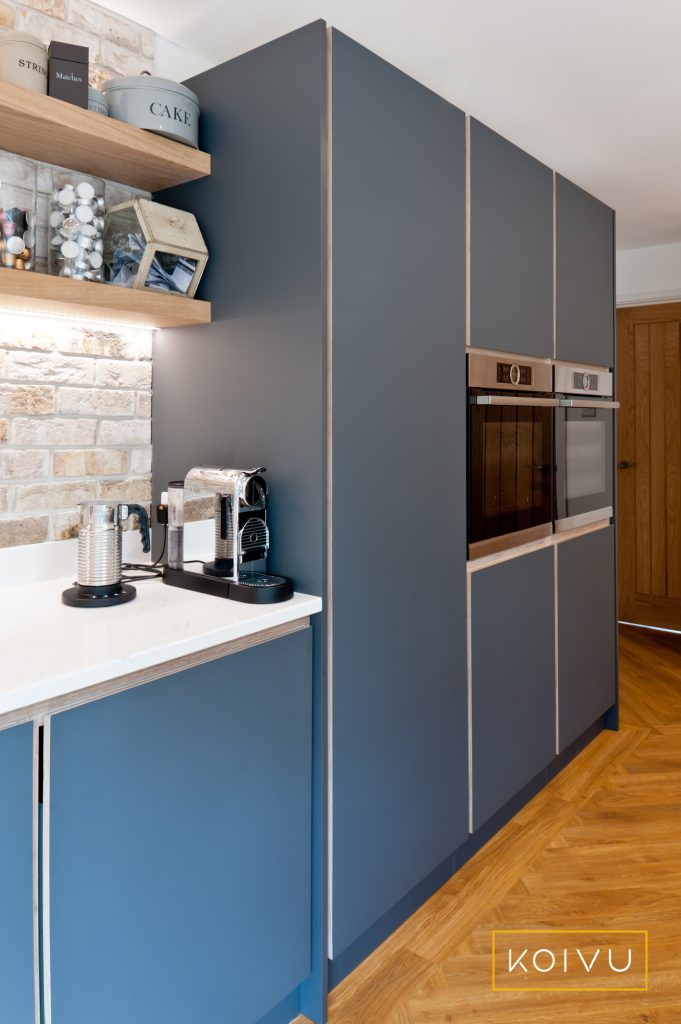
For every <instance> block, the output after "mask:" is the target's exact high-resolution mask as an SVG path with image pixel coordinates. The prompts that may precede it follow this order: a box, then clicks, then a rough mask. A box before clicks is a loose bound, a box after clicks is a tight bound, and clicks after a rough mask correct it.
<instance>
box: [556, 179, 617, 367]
mask: <svg viewBox="0 0 681 1024" xmlns="http://www.w3.org/2000/svg"><path fill="white" fill-rule="evenodd" d="M614 289H615V214H614V212H613V211H612V210H611V209H610V207H609V206H606V205H605V203H602V202H601V201H600V200H599V199H596V197H595V196H592V195H589V193H588V192H585V191H584V190H583V189H581V188H579V187H578V186H577V185H575V184H573V183H572V182H571V181H568V180H567V178H563V177H562V176H561V175H560V174H557V175H556V355H557V357H558V359H566V360H568V361H571V362H575V363H593V364H595V365H597V366H612V365H613V346H614V342H615V291H614Z"/></svg>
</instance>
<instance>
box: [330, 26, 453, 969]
mask: <svg viewBox="0 0 681 1024" xmlns="http://www.w3.org/2000/svg"><path fill="white" fill-rule="evenodd" d="M332 46H333V113H332V117H333V297H334V301H333V356H332V371H333V384H332V393H333V449H332V472H333V567H334V568H333V574H334V575H333V633H334V646H333V674H332V679H333V737H334V739H333V800H332V822H333V833H332V835H333V839H332V842H333V875H332V878H333V955H334V958H337V957H338V956H339V954H341V953H342V952H343V951H344V950H345V949H347V947H349V946H350V945H351V944H352V943H353V942H354V941H355V940H357V939H359V937H360V936H361V935H362V933H364V932H365V931H366V930H367V929H369V928H370V927H371V926H373V925H375V924H376V922H378V921H380V919H381V918H382V917H383V916H384V915H385V914H387V913H388V912H389V911H390V910H391V909H392V908H393V907H394V905H395V904H396V903H397V902H398V901H399V900H400V899H402V897H404V896H405V895H406V894H407V893H409V892H410V890H412V889H413V888H414V887H415V886H417V885H418V884H419V883H420V882H421V881H422V880H423V879H424V878H425V877H426V876H427V875H428V874H429V873H430V872H431V871H433V869H435V868H436V867H437V866H438V865H439V864H440V863H441V862H442V861H443V860H444V859H445V858H446V857H447V856H449V855H450V854H451V853H452V852H453V851H454V849H455V848H456V847H457V846H458V845H459V844H460V843H461V842H463V840H464V839H465V837H466V834H467V781H466V764H467V744H466V724H465V723H466V640H465V621H466V610H465V607H466V606H465V558H466V547H465V536H466V509H465V493H464V488H463V487H462V486H461V481H462V480H463V479H464V478H465V434H466V424H465V409H466V406H465V392H464V381H465V376H464V374H465V363H464V360H465V341H464V329H465V320H464V317H465V295H464V287H465V247H464V239H465V221H464V218H465V137H464V116H463V114H462V113H461V111H459V110H457V109H456V108H454V107H452V106H451V105H450V104H449V103H447V102H445V101H444V100H443V99H441V98H440V97H438V96H436V95H435V94H434V93H432V92H430V91H429V90H428V89H426V88H424V87H423V86H422V85H420V84H419V83H417V82H415V81H414V80H413V79H411V78H409V77H407V76H406V75H404V74H402V73H401V72H399V71H398V70H397V69H395V68H394V67H392V66H390V65H389V64H386V63H385V62H384V61H382V60H380V59H379V58H378V57H377V56H376V55H375V54H372V53H370V52H369V51H368V50H366V49H364V48H363V47H361V46H359V45H358V44H357V43H355V42H353V41H352V40H350V39H348V38H347V37H345V36H343V35H342V34H340V33H338V32H334V33H333V38H332Z"/></svg>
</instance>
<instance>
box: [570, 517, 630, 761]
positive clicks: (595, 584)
mask: <svg viewBox="0 0 681 1024" xmlns="http://www.w3.org/2000/svg"><path fill="white" fill-rule="evenodd" d="M614 581H615V528H614V527H612V526H611V527H609V528H608V529H604V530H598V531H597V532H595V533H588V534H586V535H585V536H583V537H576V538H575V539H574V540H569V541H564V542H563V543H562V544H559V545H558V736H559V747H560V750H564V749H565V748H566V747H567V746H569V744H570V743H572V741H573V740H576V739H577V738H578V737H579V736H580V735H581V734H582V733H583V732H584V731H585V729H588V727H589V726H590V725H592V724H593V723H594V722H595V721H596V719H597V718H598V717H599V716H600V715H602V714H604V712H606V711H607V710H608V709H609V708H611V707H612V705H613V704H614V703H615V701H616V699H617V684H616V660H615V659H616V615H617V613H616V607H615V586H614Z"/></svg>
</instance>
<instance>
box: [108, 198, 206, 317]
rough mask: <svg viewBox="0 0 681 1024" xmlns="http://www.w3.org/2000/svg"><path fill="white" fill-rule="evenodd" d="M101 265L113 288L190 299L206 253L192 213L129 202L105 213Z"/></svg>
mask: <svg viewBox="0 0 681 1024" xmlns="http://www.w3.org/2000/svg"><path fill="white" fill-rule="evenodd" d="M104 261H105V265H106V268H107V276H108V280H109V282H110V283H111V284H118V285H123V286H124V287H127V288H151V289H154V290H157V291H167V292H171V293H174V294H177V295H184V296H186V297H187V298H193V297H194V295H195V294H196V289H197V287H198V284H199V281H200V280H201V275H202V274H203V271H204V269H205V266H206V263H207V262H208V250H207V249H206V245H205V242H204V240H203V236H202V234H201V232H200V230H199V226H198V224H197V222H196V217H195V216H194V215H193V214H192V213H184V212H183V211H181V210H175V209H173V208H172V207H171V206H162V205H161V204H160V203H155V202H153V201H152V200H151V199H133V200H131V201H130V202H127V203H120V204H119V205H118V206H114V207H112V208H111V209H110V210H109V211H108V213H107V216H106V226H105V228H104Z"/></svg>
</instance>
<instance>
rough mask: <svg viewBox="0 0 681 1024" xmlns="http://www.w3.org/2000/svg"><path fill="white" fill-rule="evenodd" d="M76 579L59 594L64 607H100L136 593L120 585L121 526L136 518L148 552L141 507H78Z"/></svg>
mask: <svg viewBox="0 0 681 1024" xmlns="http://www.w3.org/2000/svg"><path fill="white" fill-rule="evenodd" d="M78 508H79V510H80V518H79V525H78V579H77V581H76V585H75V587H70V588H69V589H68V590H65V591H64V593H63V594H62V601H63V602H64V604H68V605H73V606H74V607H77V608H102V607H107V606H109V605H113V604H124V603H125V602H126V601H132V599H133V598H134V597H135V595H136V593H137V591H136V590H135V588H134V587H133V586H130V584H129V583H124V582H123V573H122V558H121V550H122V535H123V531H122V528H123V524H124V523H125V522H127V520H128V518H129V516H131V515H136V516H137V518H138V520H139V526H140V533H141V535H142V550H143V551H144V552H145V553H146V552H148V551H149V518H148V516H147V513H146V509H144V508H143V507H142V506H141V505H127V504H125V503H123V502H117V501H83V502H81V503H80V505H79V506H78Z"/></svg>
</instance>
